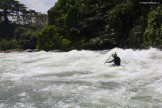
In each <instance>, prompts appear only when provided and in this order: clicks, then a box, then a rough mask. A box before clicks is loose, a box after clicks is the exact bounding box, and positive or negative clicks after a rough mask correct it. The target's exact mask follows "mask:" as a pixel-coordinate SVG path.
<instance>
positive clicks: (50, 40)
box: [37, 26, 71, 51]
mask: <svg viewBox="0 0 162 108" xmlns="http://www.w3.org/2000/svg"><path fill="white" fill-rule="evenodd" d="M58 31H59V28H57V27H56V26H46V27H44V28H43V29H42V30H41V31H40V32H38V33H37V37H38V45H37V48H38V49H43V50H45V51H49V50H60V49H62V50H67V49H69V46H70V44H71V42H70V41H69V40H68V39H64V38H63V37H62V36H61V35H59V33H58Z"/></svg>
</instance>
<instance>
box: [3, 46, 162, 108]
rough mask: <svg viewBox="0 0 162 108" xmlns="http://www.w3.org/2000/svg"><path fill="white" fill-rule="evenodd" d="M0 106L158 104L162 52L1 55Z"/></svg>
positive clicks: (150, 107) (161, 105) (140, 107)
mask: <svg viewBox="0 0 162 108" xmlns="http://www.w3.org/2000/svg"><path fill="white" fill-rule="evenodd" d="M115 52H117V54H118V56H119V57H120V58H121V64H122V66H120V67H111V64H104V62H105V61H106V60H107V59H108V58H109V57H110V56H111V54H113V53H115ZM111 59H112V57H111V58H110V60H111ZM0 108H162V51H160V50H158V49H155V48H150V49H147V50H132V49H120V48H115V49H112V50H102V51H86V50H82V51H77V50H73V51H69V52H55V51H51V52H45V51H40V52H31V53H29V52H12V53H0Z"/></svg>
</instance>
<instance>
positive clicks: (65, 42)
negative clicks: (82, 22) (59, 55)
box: [61, 39, 71, 50]
mask: <svg viewBox="0 0 162 108" xmlns="http://www.w3.org/2000/svg"><path fill="white" fill-rule="evenodd" d="M70 45H71V41H69V40H68V39H63V40H62V45H61V47H62V49H63V50H68V49H69V48H70Z"/></svg>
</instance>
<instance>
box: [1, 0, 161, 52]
mask: <svg viewBox="0 0 162 108" xmlns="http://www.w3.org/2000/svg"><path fill="white" fill-rule="evenodd" d="M0 28H1V29H0V50H10V49H38V50H45V51H50V50H61V51H69V50H72V49H77V50H82V49H88V50H103V49H111V48H114V47H119V48H135V49H141V48H149V47H150V46H152V47H156V48H162V3H161V0H149V2H143V1H141V0H120V1H119V0H58V1H57V2H56V4H54V6H53V7H52V8H51V9H49V10H48V15H46V14H42V13H38V12H35V11H34V10H30V9H29V10H27V8H26V7H25V5H24V4H21V3H19V2H18V1H16V0H0Z"/></svg>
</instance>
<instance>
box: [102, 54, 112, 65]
mask: <svg viewBox="0 0 162 108" xmlns="http://www.w3.org/2000/svg"><path fill="white" fill-rule="evenodd" d="M110 58H111V56H110V57H109V58H108V59H107V60H106V62H107V61H108V60H109V59H110ZM106 62H105V63H106ZM105 63H104V64H105Z"/></svg>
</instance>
